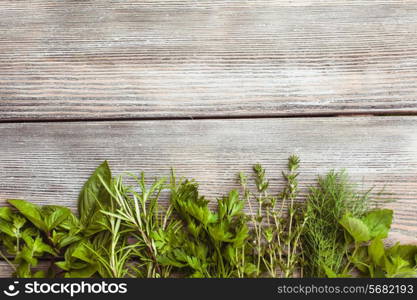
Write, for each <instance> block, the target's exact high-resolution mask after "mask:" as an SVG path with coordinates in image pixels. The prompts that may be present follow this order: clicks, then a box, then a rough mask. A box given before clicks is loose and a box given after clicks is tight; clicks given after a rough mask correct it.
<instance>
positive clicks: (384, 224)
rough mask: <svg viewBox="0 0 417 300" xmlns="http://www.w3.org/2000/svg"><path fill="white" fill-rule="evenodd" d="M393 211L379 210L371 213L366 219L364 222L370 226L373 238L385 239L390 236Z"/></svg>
mask: <svg viewBox="0 0 417 300" xmlns="http://www.w3.org/2000/svg"><path fill="white" fill-rule="evenodd" d="M392 214H393V212H392V210H390V209H378V210H374V211H371V212H369V213H368V214H366V216H365V217H364V218H362V220H363V222H364V223H365V224H366V226H368V229H369V233H370V235H371V238H380V239H384V238H386V237H387V236H388V232H389V230H390V228H391V223H392Z"/></svg>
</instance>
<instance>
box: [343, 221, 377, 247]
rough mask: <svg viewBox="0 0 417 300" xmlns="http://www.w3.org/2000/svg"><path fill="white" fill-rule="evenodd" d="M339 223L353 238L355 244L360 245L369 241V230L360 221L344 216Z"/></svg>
mask: <svg viewBox="0 0 417 300" xmlns="http://www.w3.org/2000/svg"><path fill="white" fill-rule="evenodd" d="M339 223H340V225H342V226H343V228H344V229H345V230H346V231H347V232H348V233H349V234H350V235H351V236H352V237H353V239H354V240H355V242H357V243H361V242H366V241H369V240H370V233H369V229H368V227H367V226H366V224H365V223H364V222H362V220H360V219H358V218H355V217H352V216H349V215H344V216H343V218H342V219H341V220H340V221H339Z"/></svg>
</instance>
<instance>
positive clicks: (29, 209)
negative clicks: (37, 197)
mask: <svg viewBox="0 0 417 300" xmlns="http://www.w3.org/2000/svg"><path fill="white" fill-rule="evenodd" d="M8 202H9V203H10V204H11V205H13V206H14V207H16V209H17V210H18V211H19V212H20V213H21V214H22V215H24V216H25V217H26V218H27V219H28V220H29V221H30V222H32V224H33V225H35V226H36V227H38V228H39V229H41V230H43V231H47V226H46V224H45V222H44V221H43V217H42V215H41V210H40V208H39V206H37V205H35V204H33V203H30V202H27V201H25V200H15V199H11V200H8Z"/></svg>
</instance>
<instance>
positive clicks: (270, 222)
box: [0, 156, 417, 278]
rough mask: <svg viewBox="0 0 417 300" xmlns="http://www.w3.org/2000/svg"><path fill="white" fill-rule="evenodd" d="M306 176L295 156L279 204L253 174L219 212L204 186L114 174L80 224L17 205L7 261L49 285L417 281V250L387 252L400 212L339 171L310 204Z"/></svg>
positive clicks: (87, 200)
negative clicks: (175, 279)
mask: <svg viewBox="0 0 417 300" xmlns="http://www.w3.org/2000/svg"><path fill="white" fill-rule="evenodd" d="M298 169H299V159H298V157H296V156H291V157H290V158H289V160H288V170H287V171H286V172H283V173H282V175H283V178H284V181H285V186H284V189H283V190H282V191H281V192H280V193H276V194H274V193H272V192H271V187H270V181H269V180H268V178H267V172H266V170H265V169H264V168H263V167H262V166H261V165H259V164H258V165H255V166H254V168H253V171H254V184H253V185H254V188H252V187H251V184H250V183H249V180H248V178H247V177H246V175H244V174H242V173H241V174H240V177H239V178H240V183H241V186H242V190H243V193H242V195H241V194H239V192H238V191H237V190H232V191H230V192H229V193H228V194H227V195H225V196H224V197H220V198H218V199H217V209H215V208H214V207H212V206H211V205H210V201H208V200H207V199H205V198H204V196H201V195H200V193H199V187H198V184H197V183H196V182H195V181H193V180H187V179H180V180H177V179H176V177H175V175H174V173H172V176H171V180H170V182H169V183H166V180H165V179H164V178H161V179H155V180H154V181H152V182H148V181H147V180H146V179H145V175H144V174H143V173H141V174H140V176H135V175H132V174H130V175H129V176H128V177H127V181H129V182H132V181H133V184H126V183H125V182H124V180H125V177H122V176H119V177H112V175H111V171H110V168H109V166H108V163H107V162H104V163H102V164H101V165H100V166H99V167H98V168H97V169H96V170H95V171H94V172H93V174H92V175H91V176H90V178H89V179H88V180H87V181H86V183H85V184H84V186H83V188H82V190H81V192H80V195H79V199H78V204H79V205H78V213H79V215H78V216H77V215H75V214H74V213H73V212H72V211H71V210H70V209H68V208H66V207H63V206H57V205H46V206H39V205H36V204H34V203H30V202H27V201H24V200H16V199H12V200H9V203H10V204H11V206H12V207H1V208H0V246H1V249H2V250H1V251H0V257H1V258H2V259H3V260H5V261H7V262H8V263H9V264H10V266H11V267H12V268H13V269H14V275H15V276H17V277H37V278H38V277H48V278H55V277H66V278H74V277H77V278H89V277H106V278H107V277H116V278H117V277H129V276H130V277H153V278H160V277H171V276H173V274H176V275H175V276H184V277H208V278H210V277H220V278H226V277H265V276H268V277H293V276H295V275H300V276H313V277H350V276H352V274H353V272H360V274H361V276H367V277H416V276H417V268H416V263H417V246H415V245H401V244H396V245H394V246H392V247H386V246H385V245H384V240H383V239H385V238H386V237H387V236H388V233H389V230H390V227H391V223H392V218H393V212H392V211H391V210H388V209H369V203H370V200H369V194H368V193H359V192H357V191H356V190H355V188H354V187H353V186H352V185H351V184H350V183H349V181H348V179H347V176H346V174H345V173H344V172H339V173H336V172H333V171H332V172H329V174H327V175H326V176H324V177H319V179H318V185H317V186H314V187H311V188H310V193H309V195H308V197H307V202H306V204H300V203H299V202H298V198H300V195H299V189H298ZM163 193H167V194H168V193H169V195H170V202H169V205H167V206H163V205H161V203H160V197H161V195H162V194H163ZM246 207H247V208H248V210H249V214H247V213H245V208H246ZM40 260H46V261H49V264H48V267H47V268H46V270H39V262H40Z"/></svg>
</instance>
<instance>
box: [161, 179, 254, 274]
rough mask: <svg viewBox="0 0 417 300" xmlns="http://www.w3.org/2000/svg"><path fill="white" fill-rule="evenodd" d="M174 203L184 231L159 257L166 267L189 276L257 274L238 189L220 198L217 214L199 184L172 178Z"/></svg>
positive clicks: (175, 237)
mask: <svg viewBox="0 0 417 300" xmlns="http://www.w3.org/2000/svg"><path fill="white" fill-rule="evenodd" d="M170 202H171V205H172V207H173V210H174V212H175V213H176V214H177V215H178V216H179V218H180V219H181V221H182V224H183V226H184V228H183V229H184V230H181V231H180V232H179V234H177V235H175V236H173V239H172V240H171V242H172V244H171V245H172V247H170V250H169V251H166V252H165V253H164V254H163V255H162V256H161V257H160V258H159V261H160V262H161V263H162V264H164V265H169V266H173V267H177V268H180V269H181V270H183V271H184V272H185V275H186V276H189V277H205V278H212V277H221V278H228V277H248V276H251V275H252V274H253V273H254V272H255V266H254V265H253V263H252V262H251V260H250V257H249V256H248V249H247V247H246V243H247V240H248V237H249V229H248V226H247V222H246V217H245V215H244V213H243V208H244V201H243V200H241V199H239V193H238V192H237V191H236V190H232V191H231V192H230V193H229V195H228V196H226V197H223V198H220V199H218V209H217V211H216V212H213V211H212V210H211V209H210V208H209V205H208V204H209V201H207V200H206V199H204V197H202V196H200V195H199V192H198V184H197V183H196V182H194V181H189V180H180V181H179V182H177V181H176V179H175V176H174V175H172V177H171V198H170Z"/></svg>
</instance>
